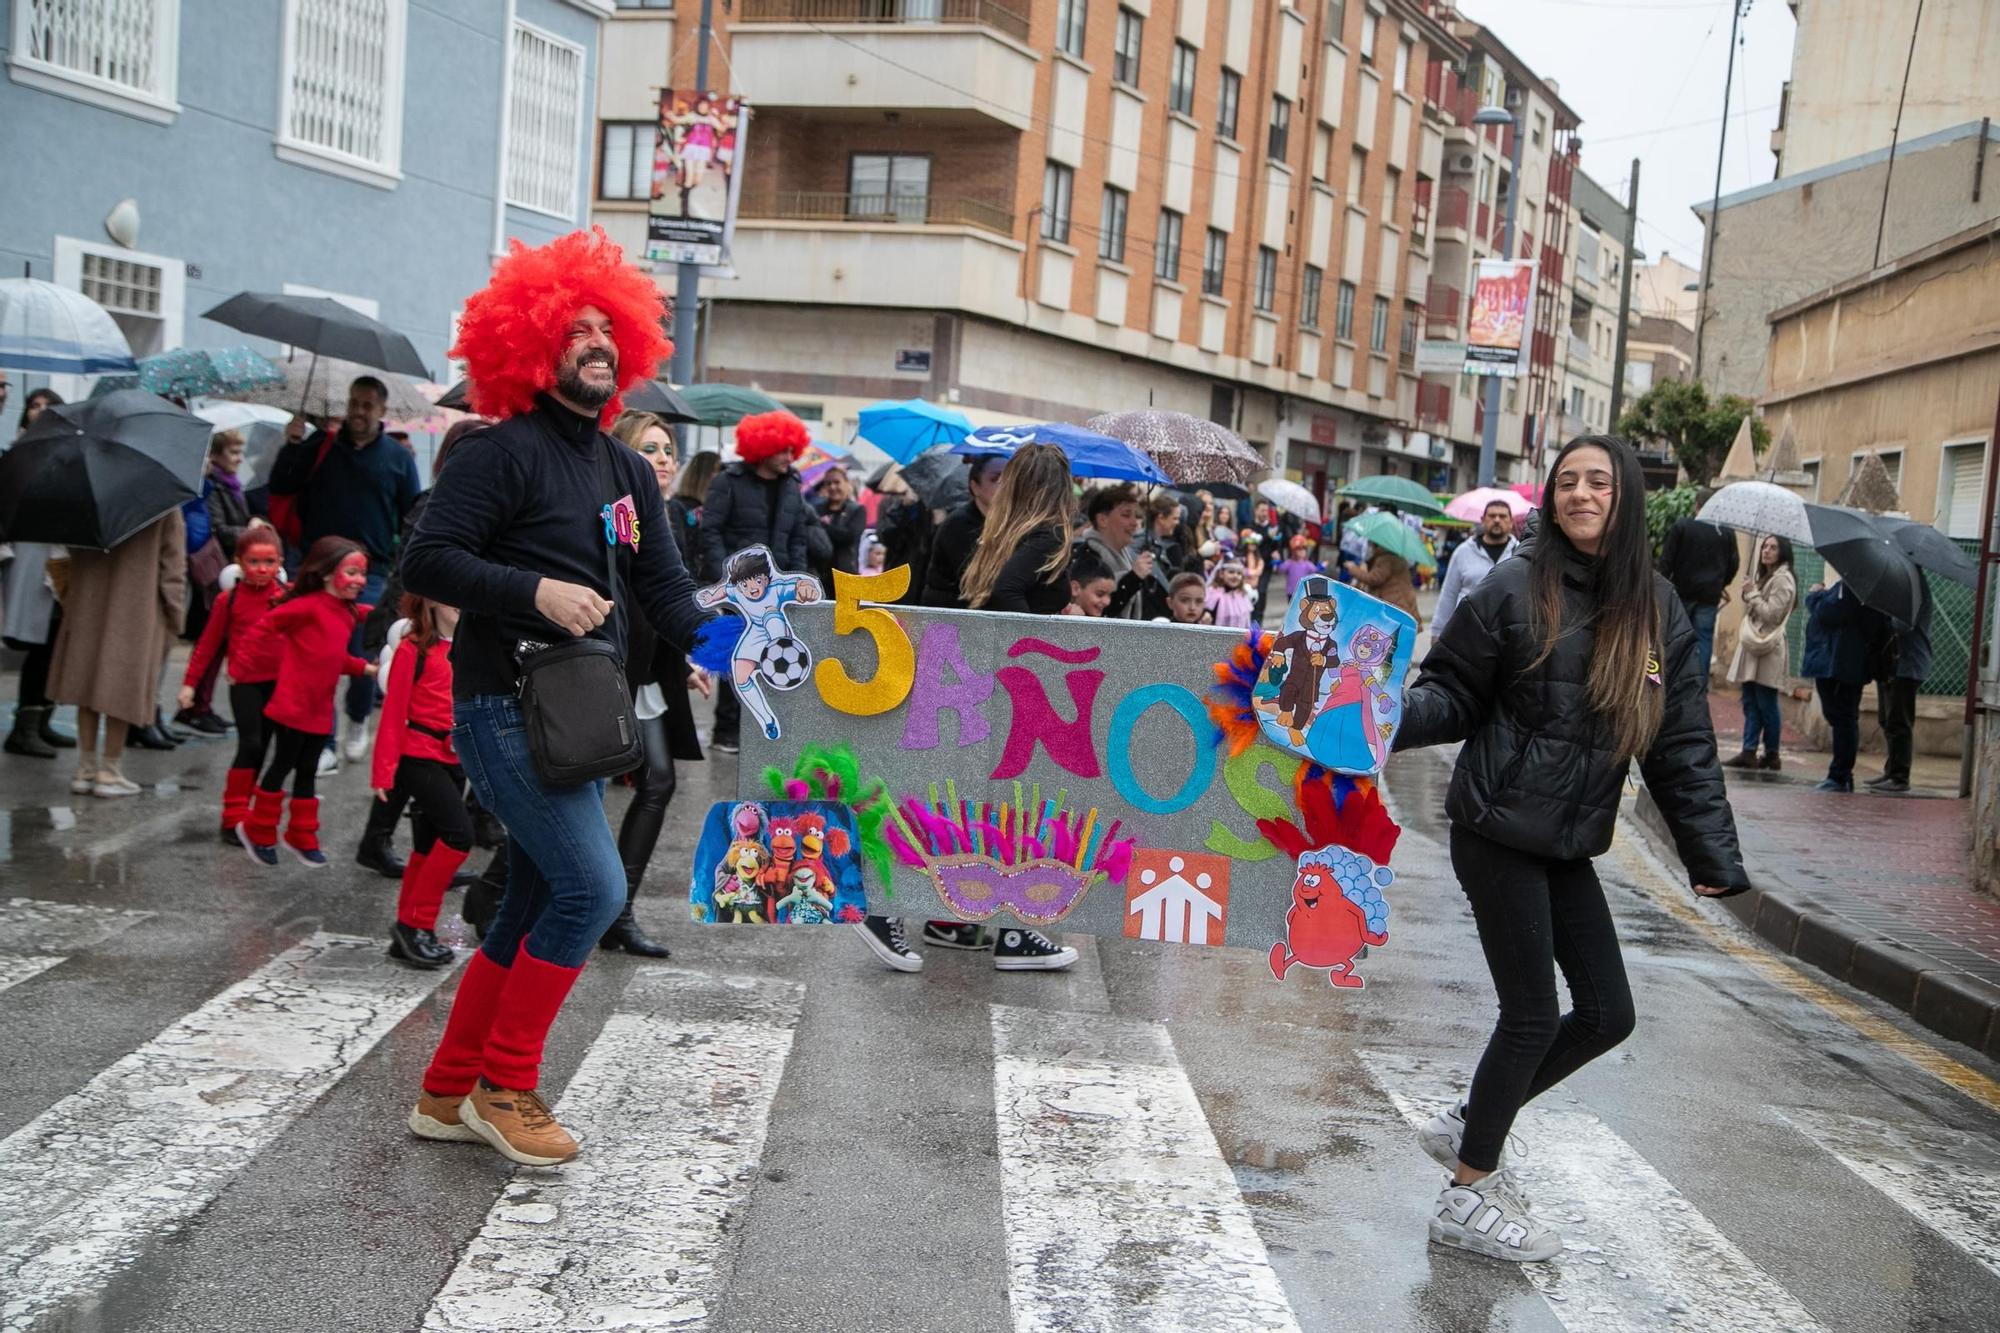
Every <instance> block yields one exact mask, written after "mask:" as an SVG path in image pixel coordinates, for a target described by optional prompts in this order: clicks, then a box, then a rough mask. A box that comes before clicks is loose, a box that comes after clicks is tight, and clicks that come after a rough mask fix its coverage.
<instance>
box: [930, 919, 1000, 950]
mask: <svg viewBox="0 0 2000 1333" xmlns="http://www.w3.org/2000/svg"><path fill="white" fill-rule="evenodd" d="M924 943H925V944H935V945H936V946H937V947H938V948H940V949H984V948H986V947H987V946H988V945H990V944H991V943H993V941H992V940H990V939H988V938H987V937H986V927H984V926H980V925H975V924H974V923H972V922H970V921H926V922H924Z"/></svg>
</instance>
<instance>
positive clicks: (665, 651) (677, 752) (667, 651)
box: [625, 616, 728, 763]
mask: <svg viewBox="0 0 2000 1333" xmlns="http://www.w3.org/2000/svg"><path fill="white" fill-rule="evenodd" d="M687 680H688V663H687V658H685V657H683V656H681V654H679V653H677V652H675V651H674V648H673V645H671V644H667V643H662V642H661V641H660V636H659V634H658V633H656V632H655V631H654V629H653V627H652V625H651V624H650V623H648V622H647V620H646V618H645V617H644V616H634V617H633V618H632V633H631V642H630V643H629V644H628V645H627V646H626V649H625V684H626V686H627V688H629V689H630V690H631V691H632V694H633V695H634V696H635V697H636V696H637V695H638V693H639V687H640V686H641V685H646V684H653V685H658V686H659V687H660V694H661V696H662V697H663V698H665V699H666V701H667V711H666V712H665V713H663V714H661V715H660V721H661V723H662V724H664V725H665V727H666V732H667V752H668V753H669V754H671V755H672V756H673V757H674V758H675V759H679V760H682V761H684V762H690V763H691V762H693V761H694V760H697V759H700V758H701V757H702V755H701V734H700V731H699V729H698V728H696V726H695V721H694V699H693V697H692V696H691V695H690V694H689V692H688V683H687ZM716 688H718V689H726V688H728V684H727V682H726V681H725V680H723V679H722V678H721V677H717V678H716Z"/></svg>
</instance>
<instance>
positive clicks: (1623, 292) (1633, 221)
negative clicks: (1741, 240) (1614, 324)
mask: <svg viewBox="0 0 2000 1333" xmlns="http://www.w3.org/2000/svg"><path fill="white" fill-rule="evenodd" d="M1638 235H1639V159H1638V158H1636V157H1635V158H1633V159H1632V188H1631V190H1630V191H1629V192H1628V194H1627V197H1626V200H1625V268H1624V271H1623V272H1621V273H1620V274H1619V275H1618V350H1617V351H1616V352H1615V353H1613V354H1612V358H1611V429H1613V430H1617V429H1618V413H1619V412H1620V411H1622V410H1623V409H1624V406H1625V328H1626V325H1627V324H1628V323H1629V322H1630V321H1631V318H1632V247H1633V245H1634V244H1636V243H1637V241H1638Z"/></svg>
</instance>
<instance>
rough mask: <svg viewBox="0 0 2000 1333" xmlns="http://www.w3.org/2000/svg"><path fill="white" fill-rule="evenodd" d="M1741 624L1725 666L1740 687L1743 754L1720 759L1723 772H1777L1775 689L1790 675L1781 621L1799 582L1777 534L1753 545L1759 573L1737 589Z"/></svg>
mask: <svg viewBox="0 0 2000 1333" xmlns="http://www.w3.org/2000/svg"><path fill="white" fill-rule="evenodd" d="M1740 591H1741V593H1742V596H1743V624H1742V625H1741V626H1740V627H1739V628H1738V629H1737V631H1736V655H1735V656H1734V657H1733V658H1732V659H1731V660H1730V663H1729V678H1730V679H1731V680H1733V681H1737V682H1738V683H1740V684H1741V685H1742V687H1743V750H1742V752H1741V753H1740V754H1738V755H1736V756H1735V757H1734V758H1731V759H1725V760H1723V761H1722V766H1723V767H1724V768H1763V769H1768V770H1770V771H1771V772H1774V773H1775V772H1777V771H1778V769H1779V767H1780V766H1781V765H1782V761H1781V760H1780V759H1779V758H1778V739H1779V736H1780V734H1781V733H1782V732H1783V729H1784V725H1785V715H1784V713H1783V712H1782V711H1781V710H1780V709H1779V707H1778V691H1779V690H1780V689H1782V688H1783V687H1784V684H1785V678H1786V677H1787V676H1788V675H1790V674H1791V673H1790V669H1789V668H1790V665H1791V664H1790V660H1789V657H1788V654H1787V650H1786V647H1785V622H1786V621H1788V620H1790V619H1791V616H1792V607H1793V605H1794V604H1795V603H1796V602H1797V601H1798V596H1799V585H1798V580H1797V579H1796V578H1795V577H1794V576H1793V574H1792V544H1791V542H1789V541H1787V540H1786V539H1785V538H1783V537H1780V536H1777V535H1776V534H1767V535H1766V536H1765V537H1764V538H1763V539H1762V540H1760V541H1759V542H1758V543H1757V570H1756V572H1755V573H1754V574H1746V575H1745V576H1744V578H1743V587H1742V588H1741V590H1740ZM1759 739H1762V741H1763V742H1764V757H1763V758H1762V759H1761V760H1760V759H1758V757H1757V742H1758V740H1759Z"/></svg>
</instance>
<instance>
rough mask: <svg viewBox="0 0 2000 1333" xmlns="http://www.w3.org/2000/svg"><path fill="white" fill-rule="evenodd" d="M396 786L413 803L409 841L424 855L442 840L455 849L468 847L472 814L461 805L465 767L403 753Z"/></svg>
mask: <svg viewBox="0 0 2000 1333" xmlns="http://www.w3.org/2000/svg"><path fill="white" fill-rule="evenodd" d="M396 786H397V788H398V789H400V790H401V791H403V792H405V793H407V794H408V796H409V798H410V800H411V802H412V803H414V804H415V805H416V807H417V813H416V816H415V818H413V819H412V820H411V821H410V845H411V847H412V848H413V849H414V850H416V851H419V852H422V853H424V854H425V855H426V856H428V855H429V854H430V850H431V848H433V847H435V846H437V845H438V844H439V843H440V842H442V843H443V844H444V845H445V846H447V847H449V848H451V849H452V850H453V851H455V852H469V851H471V850H472V815H471V814H470V813H469V812H467V810H466V808H465V770H464V769H462V768H460V767H459V766H458V765H457V764H447V763H445V762H443V761H442V760H439V759H417V758H414V757H412V756H409V755H405V756H403V758H402V759H401V760H399V761H398V762H397V764H396Z"/></svg>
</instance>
